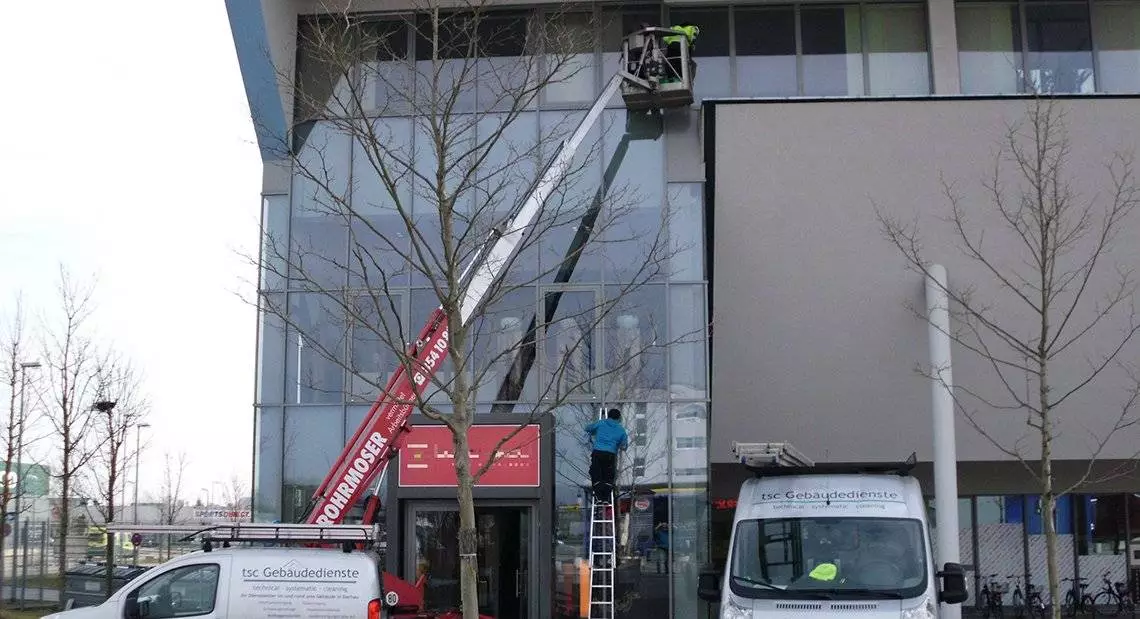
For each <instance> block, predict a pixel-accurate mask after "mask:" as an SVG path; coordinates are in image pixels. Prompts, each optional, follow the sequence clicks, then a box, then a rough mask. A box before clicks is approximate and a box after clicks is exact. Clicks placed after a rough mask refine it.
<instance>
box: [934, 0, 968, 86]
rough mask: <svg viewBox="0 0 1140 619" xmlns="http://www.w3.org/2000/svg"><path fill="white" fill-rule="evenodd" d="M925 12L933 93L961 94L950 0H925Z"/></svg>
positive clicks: (955, 35) (956, 29)
mask: <svg viewBox="0 0 1140 619" xmlns="http://www.w3.org/2000/svg"><path fill="white" fill-rule="evenodd" d="M926 14H927V16H928V19H929V22H930V68H931V70H932V71H933V73H934V94H936V95H956V94H961V84H960V81H959V76H958V28H957V23H956V21H955V18H954V0H927V1H926Z"/></svg>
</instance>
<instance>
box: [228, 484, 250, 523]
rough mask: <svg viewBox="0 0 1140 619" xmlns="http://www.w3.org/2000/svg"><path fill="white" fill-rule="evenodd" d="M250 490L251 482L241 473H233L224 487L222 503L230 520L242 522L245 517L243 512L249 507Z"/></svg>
mask: <svg viewBox="0 0 1140 619" xmlns="http://www.w3.org/2000/svg"><path fill="white" fill-rule="evenodd" d="M249 492H250V491H249V484H247V483H246V481H245V480H244V479H242V477H241V476H240V475H231V476H230V479H229V481H228V482H227V483H226V484H225V486H223V487H222V502H223V504H222V505H223V507H224V508H225V509H226V512H227V513H226V517H227V518H228V519H229V520H230V521H232V522H240V521H242V520H244V519H245V518H243V517H242V515H241V513H242V511H243V510H245V509H248V508H249V505H250V494H249Z"/></svg>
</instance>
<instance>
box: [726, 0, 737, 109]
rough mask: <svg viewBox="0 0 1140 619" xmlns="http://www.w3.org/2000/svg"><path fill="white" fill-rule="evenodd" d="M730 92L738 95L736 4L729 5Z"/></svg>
mask: <svg viewBox="0 0 1140 619" xmlns="http://www.w3.org/2000/svg"><path fill="white" fill-rule="evenodd" d="M728 93H729V94H730V95H731V96H734V97H735V96H736V95H737V88H736V5H734V4H732V5H729V7H728Z"/></svg>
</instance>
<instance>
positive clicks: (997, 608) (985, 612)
mask: <svg viewBox="0 0 1140 619" xmlns="http://www.w3.org/2000/svg"><path fill="white" fill-rule="evenodd" d="M989 578H990V581H989V582H988V583H984V584H982V595H981V596H980V597H979V598H978V608H979V609H980V610H981V611H982V617H986V618H987V619H988V618H989V617H1002V616H1003V613H1004V611H1003V608H1002V602H1001V597H1002V595H1003V594H1004V593H1006V591H1008V590H1009V587H1008V585H1006V584H1005V583H1001V582H998V580H997V578H998V575H997V574H990V575H989ZM991 613H992V614H991Z"/></svg>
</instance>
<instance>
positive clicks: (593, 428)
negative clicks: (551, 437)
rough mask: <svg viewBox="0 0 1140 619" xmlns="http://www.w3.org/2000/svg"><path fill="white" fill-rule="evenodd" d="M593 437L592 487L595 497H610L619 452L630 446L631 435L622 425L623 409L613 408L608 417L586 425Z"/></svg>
mask: <svg viewBox="0 0 1140 619" xmlns="http://www.w3.org/2000/svg"><path fill="white" fill-rule="evenodd" d="M586 434H587V435H589V436H591V437H593V445H594V448H593V451H592V452H591V453H590V488H591V489H592V491H593V495H594V497H610V496H612V493H613V491H614V486H615V480H616V478H617V454H618V451H624V450H625V448H626V447H628V446H629V435H628V434H626V431H625V428H623V427H622V425H621V411H620V410H618V409H616V408H611V409H609V410H608V411H606V418H605V419H599V420H597V421H595V422H593V423H591V424H590V425H588V426H586Z"/></svg>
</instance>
